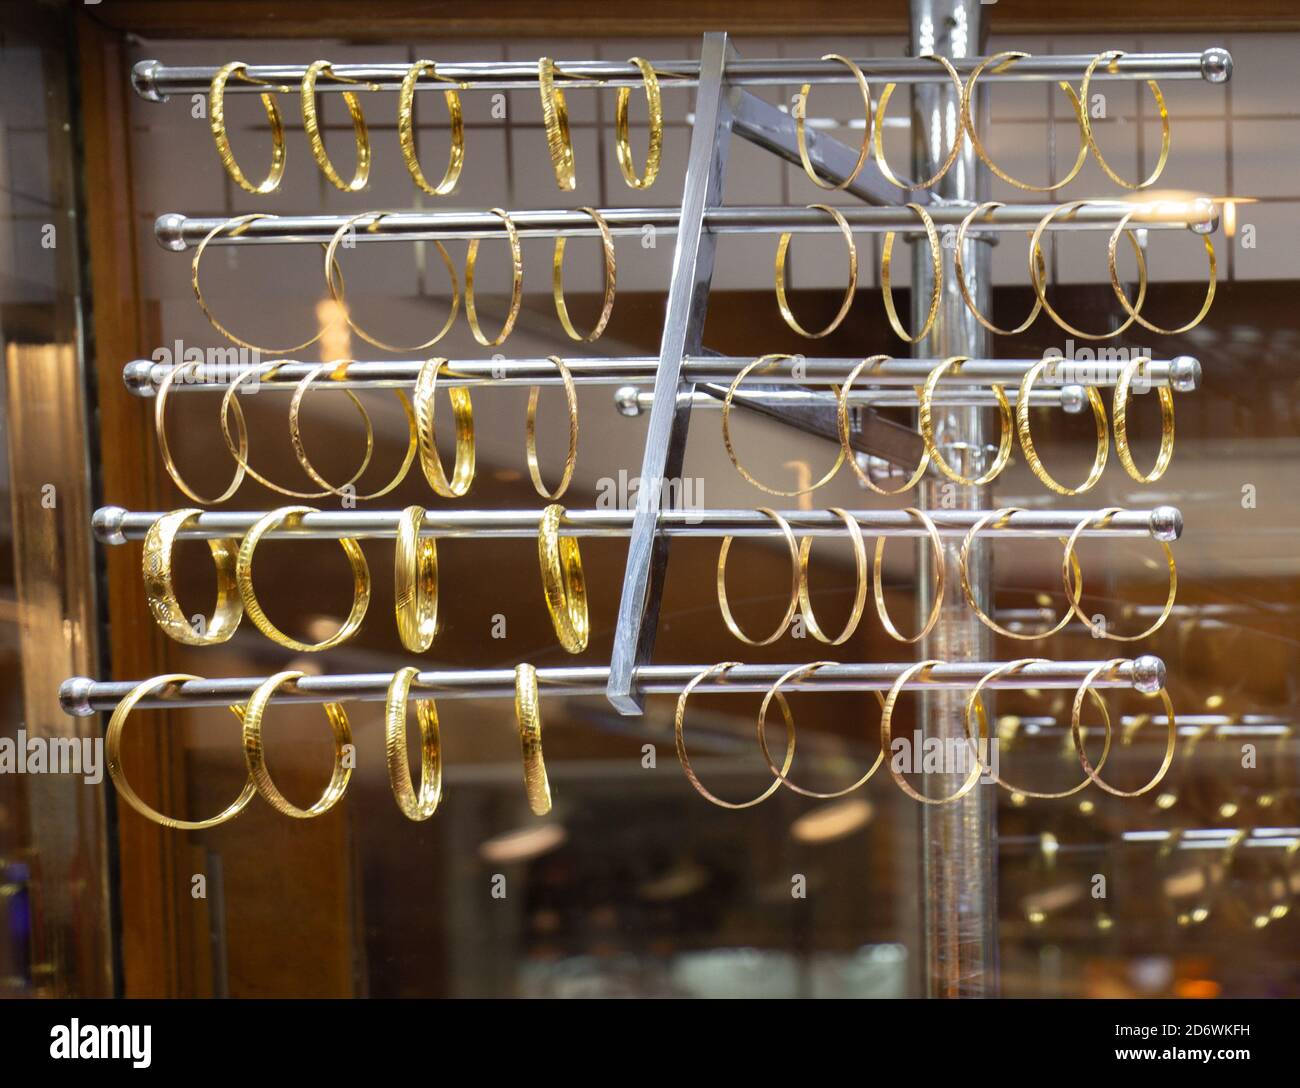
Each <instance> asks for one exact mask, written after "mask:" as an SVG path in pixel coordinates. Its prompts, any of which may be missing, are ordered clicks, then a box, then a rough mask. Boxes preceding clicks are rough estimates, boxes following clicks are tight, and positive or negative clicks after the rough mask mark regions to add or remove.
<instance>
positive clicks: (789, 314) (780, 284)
mask: <svg viewBox="0 0 1300 1088" xmlns="http://www.w3.org/2000/svg"><path fill="white" fill-rule="evenodd" d="M808 208H809V210H812V209H814V208H816V209H817V210H818V211H823V212H826V213H827V214H828V215H829V216H830V217H831V218H832V219H834V220H835V225H836V226H837V227H839V228H840V233H841V234H843V235H844V241H845V243H847V245H848V247H849V283H848V286H847V287H846V288H845V289H844V301H843V302H841V303H840V309H839V312H838V313H837V314H836V315H835V316H834V317H833V318H831V323H830V324H829V325H827V326H826V327H825V328H824V329H822V330H820V331H819V332H810V331H809V330H807V329H805V328H804V327H803V326H802V325H800V324H799V320H798V318H796V317H795V316H794V311H792V310H791V309H790V300H789V299H788V298H786V293H785V261H786V255H787V253H788V252H789V250H790V239H791V238H792V237H793V235H791V234H790V232H789V231H786V232H785V233H783V234H782V235H781V237H780V239H779V240H778V241H777V243H776V265H775V279H776V305H777V307H778V308H779V309H780V311H781V316H782V317H783V318H784V319H785V323H786V324H787V325H789V326H790V328H791V329H793V330H794V331H795V332H797V333H798V334H799V335H800V336H804V337H807V338H808V339H809V340H820V339H821V338H822V337H823V336H829V335H830V334H831V333H833V332H834V331H835V330H836V329H838V328H839V327H840V325H841V324H842V323H843V321H844V319H845V318H846V317H848V316H849V311H850V310H851V309H852V308H853V296H854V295H855V294H856V293H857V290H858V247H857V246H856V245H854V244H853V230H852V228H851V227H850V226H849V224H848V220H846V219H845V218H844V216H843V215H841V214H840V213H839V211H837V210H836V209H835V208H832V207H831V206H830V205H829V204H809V205H808Z"/></svg>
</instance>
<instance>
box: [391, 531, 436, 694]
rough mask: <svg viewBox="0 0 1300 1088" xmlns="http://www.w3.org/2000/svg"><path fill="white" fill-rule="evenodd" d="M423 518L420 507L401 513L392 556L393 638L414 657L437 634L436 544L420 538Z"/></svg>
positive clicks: (429, 644) (431, 641)
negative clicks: (394, 619) (395, 635)
mask: <svg viewBox="0 0 1300 1088" xmlns="http://www.w3.org/2000/svg"><path fill="white" fill-rule="evenodd" d="M424 515H425V510H424V508H423V507H421V506H408V507H406V509H404V510H403V511H402V513H401V515H400V516H399V517H398V519H397V542H396V546H395V548H394V552H393V601H394V610H395V611H396V614H397V634H398V636H399V637H400V638H401V640H402V645H403V646H404V647H406V649H408V650H410V651H411V652H412V653H417V654H422V653H424V652H425V651H426V650H428V648H429V647H430V646H432V645H433V638H434V635H436V634H437V632H438V542H437V541H436V540H435V539H434V538H433V537H431V536H429V537H426V536H421V535H420V527H421V525H422V524H423V523H424ZM407 686H408V687H409V686H410V685H409V684H408V685H407Z"/></svg>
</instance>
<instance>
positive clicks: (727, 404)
mask: <svg viewBox="0 0 1300 1088" xmlns="http://www.w3.org/2000/svg"><path fill="white" fill-rule="evenodd" d="M796 358H797V356H794V355H782V354H779V353H778V354H774V355H760V356H759V357H758V358H757V359H755V360H754V361H753V362H752V363H746V364H745V365H744V366H743V367H741V368H740V371H739V372H738V373H737V374H736V376H735V378H733V379H732V382H731V385H729V386H728V387H727V395H726V396H725V397H723V398H722V444H723V446H724V447H726V450H727V456H728V457H729V458H730V459H731V463H732V464H733V465H735V466H736V471H737V472H739V473H740V475H741V476H743V477H744V478H745V479H746V480H747V481H749V483H751V484H753V485H754V486H755V487H756V488H758V489H759V490H760V491H766V492H767V493H768V494H769V495H782V496H786V497H790V496H793V495H807V494H810V493H811V492H813V491H816V490H817V489H818V488H819V487H822V486H823V485H825V484H828V483H830V482H831V480H832V479H834V477H835V474H836V473H837V472H839V470H840V465H842V464H844V448H843V445H841V447H840V450H839V453H838V454H837V455H836V458H835V464H833V465H831V467H830V468H829V469H828V470H827V472H826V474H825V475H824V476H823V477H822V478H821V479H820V480H818V481H817V482H816V483H814V484H810V485H809V486H808V487H804V488H799V489H797V490H795V491H782V490H781V489H780V488H776V487H768V486H767V484H765V483H763V482H762V481H761V480H759V479H758V478H757V477H755V476H751V475H750V472H749V470H748V469H747V468H745V466H744V465H742V464H741V463H740V458H739V457H738V456H736V447H735V445H734V444H733V443H732V441H731V402H732V401H733V400H734V399H735V396H736V390H737V389H739V388H740V383H741V382H743V381H744V380H745V379H746V378H747V377H749V375H750V374H751V373H752V372H753V371H754V370H755V369H756V368H758V367H760V366H761V367H763V370H764V371H767V370H770V369H771V368H772V367H774V366H776V364H777V363H778V362H780V361H781V360H782V359H790V360H794V359H796ZM851 459H852V458H850V460H851Z"/></svg>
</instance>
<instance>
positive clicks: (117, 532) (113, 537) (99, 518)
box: [90, 506, 126, 544]
mask: <svg viewBox="0 0 1300 1088" xmlns="http://www.w3.org/2000/svg"><path fill="white" fill-rule="evenodd" d="M125 517H126V508H125V507H123V506H101V507H100V508H99V509H98V510H96V511H95V512H94V514H92V515H91V518H90V525H91V528H92V529H93V530H94V532H95V539H96V540H98V541H99V542H100V543H101V544H125V543H126V535H125V534H124V533H123V532H122V521H123V519H124V518H125Z"/></svg>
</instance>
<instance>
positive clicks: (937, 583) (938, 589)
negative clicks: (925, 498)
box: [871, 506, 945, 642]
mask: <svg viewBox="0 0 1300 1088" xmlns="http://www.w3.org/2000/svg"><path fill="white" fill-rule="evenodd" d="M903 512H904V513H907V514H911V515H912V516H913V517H914V518H916V520H917V521H919V522H920V523H921V524H922V525H923V526H925V531H926V535H927V536H929V538H930V547H931V551H932V554H933V556H934V589H933V591H932V592H933V597H934V606H933V607H932V608H931V609H930V615H929V616H927V617H926V620H925V625H924V626H923V627H922V628H921V630H920V631H918V632H917V633H916V634H914V635H913V636H912V637H911V638H904V637H903V635H901V634H899V631H898V628H897V627H895V626H894V622H893V620H891V619H890V618H889V609H888V608H887V607H886V606H885V583H884V579H883V578H882V577H881V571H882V569H883V568H884V565H885V540H886V538H885V537H883V536H882V537H877V539H876V555H875V560H874V562H873V563H872V568H871V583H872V584H871V588H872V590H873V591H874V593H875V595H876V615H878V616H879V617H880V626H882V627H883V628H884V629H885V633H886V634H887V635H889V637H890V638H892V639H897V640H898V641H899V642H920V641H921V639H923V638H925V636H926V635H928V634H929V633H930V632H931V631H932V630H934V625H935V624H936V623H938V622H939V613H940V612H941V611H942V610H943V588H944V578H945V564H944V558H943V538H942V537H941V536H939V528H938V526H937V525H935V523H934V522H933V521H931V520H930V516H929V515H928V514H927V513H926V512H925V511H924V510H917V509H916V508H915V507H911V506H907V507H904V508H903Z"/></svg>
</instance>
